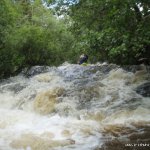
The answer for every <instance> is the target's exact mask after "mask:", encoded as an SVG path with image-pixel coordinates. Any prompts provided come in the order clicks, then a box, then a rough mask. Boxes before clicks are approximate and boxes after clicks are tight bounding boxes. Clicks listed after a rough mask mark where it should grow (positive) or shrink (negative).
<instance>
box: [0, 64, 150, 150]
mask: <svg viewBox="0 0 150 150" xmlns="http://www.w3.org/2000/svg"><path fill="white" fill-rule="evenodd" d="M129 68H130V69H129ZM145 83H149V73H148V72H147V70H146V68H145V67H141V66H130V67H128V69H127V68H126V69H125V70H124V69H122V68H121V67H119V66H117V65H113V64H109V65H108V64H96V65H88V66H79V65H74V64H68V63H65V64H63V65H62V66H59V67H42V66H41V67H40V66H36V67H32V68H31V69H30V70H24V71H23V72H22V73H20V74H19V75H18V76H15V77H11V78H9V79H7V80H2V81H1V82H0V150H149V149H150V97H149V93H148V92H149V91H147V93H146V94H145V95H146V96H145V95H143V96H142V94H141V91H142V90H143V89H140V90H141V91H140V90H139V89H138V90H136V89H137V88H138V87H139V86H141V85H143V84H145ZM139 91H140V92H139ZM142 92H145V91H142Z"/></svg>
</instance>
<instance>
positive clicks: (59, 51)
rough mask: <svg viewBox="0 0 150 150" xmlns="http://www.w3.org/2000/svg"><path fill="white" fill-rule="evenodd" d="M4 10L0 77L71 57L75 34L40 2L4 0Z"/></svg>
mask: <svg viewBox="0 0 150 150" xmlns="http://www.w3.org/2000/svg"><path fill="white" fill-rule="evenodd" d="M0 7H1V8H0V13H1V18H0V72H1V74H0V77H4V76H9V75H11V74H14V73H16V72H18V71H20V70H21V69H22V68H24V67H30V66H33V65H58V64H60V63H63V62H64V61H66V59H67V58H70V55H71V53H72V51H71V49H72V47H73V45H74V39H73V36H72V34H71V33H70V32H69V31H67V27H66V25H65V24H64V23H63V21H62V20H60V19H58V18H57V17H54V15H52V12H51V11H50V10H49V9H48V8H46V7H45V6H43V4H42V3H41V1H40V0H35V1H34V2H31V1H30V0H1V1H0ZM68 60H69V59H68Z"/></svg>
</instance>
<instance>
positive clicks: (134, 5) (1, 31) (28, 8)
mask: <svg viewBox="0 0 150 150" xmlns="http://www.w3.org/2000/svg"><path fill="white" fill-rule="evenodd" d="M0 13H1V16H0V72H1V74H0V77H4V76H9V75H11V74H14V73H16V72H17V71H20V70H21V69H22V68H24V67H30V66H33V65H59V64H61V63H63V62H64V61H71V62H74V63H76V62H77V57H79V55H80V54H81V53H82V52H85V53H87V54H88V55H89V58H90V59H89V62H91V63H95V62H97V61H109V62H113V63H117V64H137V63H138V60H139V59H140V58H148V59H149V58H150V1H149V0H124V1H122V0H32V1H31V0H1V1H0Z"/></svg>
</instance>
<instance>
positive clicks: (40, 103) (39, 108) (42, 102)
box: [34, 88, 64, 115]
mask: <svg viewBox="0 0 150 150" xmlns="http://www.w3.org/2000/svg"><path fill="white" fill-rule="evenodd" d="M63 92H64V89H63V88H55V89H53V90H48V91H44V92H41V93H39V94H38V95H37V96H36V97H35V100H34V110H35V111H36V112H38V113H40V114H43V115H46V114H49V113H52V112H54V110H55V104H56V102H57V97H59V96H60V95H62V94H63Z"/></svg>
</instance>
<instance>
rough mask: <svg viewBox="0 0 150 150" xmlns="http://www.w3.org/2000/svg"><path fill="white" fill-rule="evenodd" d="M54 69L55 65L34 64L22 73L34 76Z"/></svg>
mask: <svg viewBox="0 0 150 150" xmlns="http://www.w3.org/2000/svg"><path fill="white" fill-rule="evenodd" d="M52 69H54V68H53V67H49V66H34V67H31V68H30V69H27V68H26V69H24V70H23V71H22V74H23V75H25V76H27V77H32V76H34V75H38V74H40V73H46V72H49V71H51V70H52Z"/></svg>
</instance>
